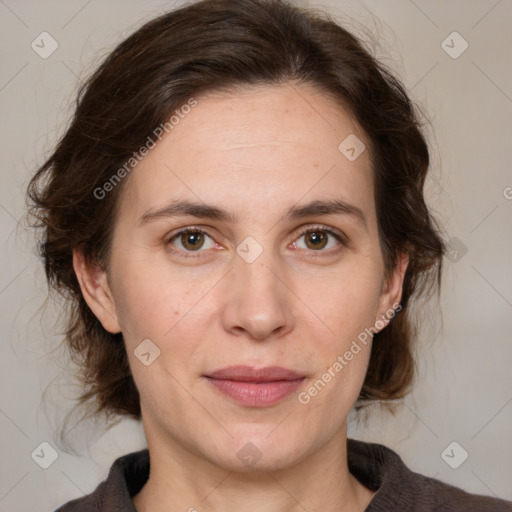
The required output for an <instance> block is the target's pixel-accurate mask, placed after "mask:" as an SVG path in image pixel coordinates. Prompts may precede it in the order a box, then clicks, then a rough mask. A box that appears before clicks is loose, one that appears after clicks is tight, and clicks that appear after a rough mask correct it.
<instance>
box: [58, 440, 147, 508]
mask: <svg viewBox="0 0 512 512" xmlns="http://www.w3.org/2000/svg"><path fill="white" fill-rule="evenodd" d="M148 477H149V452H148V450H147V449H146V450H141V451H138V452H133V453H130V454H128V455H124V456H123V457H119V458H118V459H117V460H116V461H115V462H114V463H113V464H112V466H111V467H110V471H109V473H108V476H107V478H106V480H105V481H103V482H101V483H100V484H99V485H98V487H96V489H95V490H94V491H93V492H92V493H91V494H88V495H87V496H84V497H83V498H78V499H75V500H72V501H69V502H68V503H66V504H64V505H62V506H61V507H59V508H58V509H57V510H56V511H55V512H107V511H108V512H111V511H113V510H115V511H116V512H136V510H135V507H134V506H133V502H132V496H134V495H135V494H137V493H138V492H139V490H140V489H141V488H142V486H143V485H144V484H145V483H146V481H147V479H148Z"/></svg>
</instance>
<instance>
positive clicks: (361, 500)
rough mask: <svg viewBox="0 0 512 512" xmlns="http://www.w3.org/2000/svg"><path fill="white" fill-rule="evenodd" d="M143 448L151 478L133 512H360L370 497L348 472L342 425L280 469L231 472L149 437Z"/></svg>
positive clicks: (137, 498) (137, 496)
mask: <svg viewBox="0 0 512 512" xmlns="http://www.w3.org/2000/svg"><path fill="white" fill-rule="evenodd" d="M162 446H165V448H164V449H162ZM148 448H149V454H150V460H151V469H150V476H149V479H148V481H147V482H146V484H145V486H144V487H143V489H142V490H141V491H140V492H139V494H137V495H136V496H135V497H134V499H133V502H134V505H135V507H136V509H137V511H138V512H149V511H151V512H164V511H166V512H167V511H169V510H184V511H185V510H186V511H189V512H196V511H201V512H214V511H219V510H222V511H225V512H234V511H238V510H247V509H249V510H251V511H252V512H259V511H262V512H263V511H265V512H299V511H300V512H303V511H304V510H323V511H324V512H331V511H332V512H362V511H364V510H365V508H366V506H367V505H368V503H369V502H370V501H371V498H372V496H373V495H374V492H372V491H370V490H369V489H367V488H366V487H364V486H363V485H362V484H360V483H359V482H358V481H357V479H356V478H354V477H353V476H352V474H351V473H350V472H349V470H348V465H347V453H346V428H345V429H343V431H340V432H338V433H337V434H336V435H335V436H333V438H332V439H331V440H330V441H329V442H328V443H326V444H325V445H324V446H322V447H320V448H318V449H316V450H315V451H314V453H312V454H310V455H309V456H307V457H305V458H304V459H302V460H301V461H299V462H297V463H296V464H294V466H292V467H288V468H285V469H279V470H271V469H270V468H266V469H265V468H263V469H258V470H250V471H247V470H246V471H240V472H236V471H230V470H227V469H223V468H222V467H219V466H217V465H215V464H214V463H212V462H210V461H208V460H206V459H205V458H203V457H200V456H199V455H198V454H197V453H194V452H193V451H192V450H188V449H187V448H186V447H184V446H183V445H182V444H180V443H178V442H171V443H169V442H166V443H165V444H164V445H162V444H161V443H160V442H159V443H155V444H152V443H151V442H150V436H148Z"/></svg>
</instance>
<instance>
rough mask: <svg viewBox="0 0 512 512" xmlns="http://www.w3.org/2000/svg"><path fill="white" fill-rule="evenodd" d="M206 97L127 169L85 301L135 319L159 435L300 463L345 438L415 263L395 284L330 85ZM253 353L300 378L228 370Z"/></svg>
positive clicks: (131, 350) (140, 381)
mask: <svg viewBox="0 0 512 512" xmlns="http://www.w3.org/2000/svg"><path fill="white" fill-rule="evenodd" d="M197 100H198V104H197V106H196V107H195V108H193V109H191V112H190V113H189V114H188V115H187V116H185V117H184V119H181V120H180V122H179V124H178V125H177V126H175V127H174V129H173V130H172V131H171V132H170V134H169V135H167V136H166V137H165V138H163V139H162V141H161V142H159V143H158V144H157V145H156V147H154V148H153V149H151V150H150V151H149V153H148V154H147V156H145V157H144V159H143V160H142V161H141V162H140V163H139V164H138V165H137V166H136V168H135V169H134V170H133V171H132V172H131V174H130V176H129V178H126V179H127V182H126V183H125V184H124V185H125V188H124V189H123V192H122V195H121V199H120V203H119V209H118V212H117V219H116V224H115V229H114V234H113V242H112V251H111V259H110V270H109V274H108V276H106V275H105V274H103V273H101V272H99V274H98V275H96V278H95V279H96V282H97V283H99V287H98V289H99V290H103V292H104V293H103V294H102V293H100V292H98V291H96V292H93V293H92V294H91V295H87V296H86V298H87V299H88V302H89V304H90V305H91V308H92V309H93V311H95V313H96V314H97V316H98V317H99V318H100V320H101V321H102V323H103V325H104V327H105V328H106V329H107V330H109V331H111V332H118V331H122V333H123V336H124V339H125V343H126V348H127V351H128V356H129V360H130V365H131V369H132V372H133V377H134V379H135V382H136V385H137V388H138V390H139V392H140V400H141V409H142V414H143V421H144V427H145V431H146V435H147V438H148V443H149V446H150V449H151V446H152V445H153V446H160V448H161V449H164V447H165V446H174V447H176V446H177V447H180V448H181V449H184V450H186V451H187V452H188V453H189V454H193V455H194V456H198V457H200V458H202V459H205V460H207V461H210V462H213V463H214V464H216V465H220V466H222V467H224V468H228V469H236V470H241V469H242V470H243V468H244V465H245V466H247V467H251V466H252V465H254V464H257V465H258V467H261V468H265V469H267V470H272V469H274V470H275V469H279V468H284V467H291V466H292V465H294V464H296V463H297V462H299V461H300V460H303V459H304V458H305V457H307V456H309V455H312V454H313V453H314V452H317V451H318V450H320V449H321V448H322V447H325V446H326V445H327V443H328V442H329V441H331V440H332V439H333V438H334V436H341V437H336V438H337V439H342V438H344V436H345V435H346V420H347V415H348V413H349V411H350V409H351V408H352V406H353V404H354V402H355V400H356V399H357V396H358V394H359V391H360V389H361V386H362V384H363V381H364V377H365V373H366V369H367V364H368V359H369V355H370V349H371V338H370V336H368V332H369V330H370V328H373V329H374V332H375V330H380V329H381V328H382V327H383V325H385V324H384V323H383V322H382V318H380V315H382V314H385V315H386V316H387V317H389V316H390V309H391V308H392V307H393V304H394V305H395V307H396V304H397V303H398V302H399V300H400V291H401V284H402V278H403V272H404V270H405V264H404V265H401V266H400V267H398V268H397V270H396V271H395V273H394V274H393V276H392V278H391V279H390V280H389V281H384V277H383V274H384V266H383V259H382V254H381V250H380V246H379V239H378V232H377V219H376V212H375V205H374V195H373V181H372V169H371V164H370V159H369V154H368V150H362V148H363V147H362V146H361V142H362V143H364V144H366V145H367V140H366V139H365V136H364V134H363V133H361V130H360V129H359V128H358V126H357V125H356V124H355V123H354V122H353V121H352V120H351V119H350V118H349V117H348V116H347V115H346V114H345V113H344V112H343V111H341V110H340V109H339V108H338V107H337V106H336V105H335V103H333V102H332V100H331V99H328V98H327V97H326V96H325V95H322V94H321V93H319V92H315V90H313V89H312V88H310V87H307V86H304V85H302V86H297V87H292V86H291V85H286V86H282V87H277V86H276V87H270V86H269V87H258V88H246V89H243V90H241V91H240V92H239V93H236V94H231V95H228V94H227V93H226V94H224V95H220V94H217V95H209V96H207V97H201V98H197ZM347 137H350V138H349V139H348V140H347V141H346V142H345V143H344V144H342V145H341V148H339V146H340V143H342V142H343V141H344V140H345V139H346V138H347ZM355 137H357V138H358V139H356V138H355ZM351 148H353V151H352V149H351ZM361 150H362V152H361ZM360 152H361V153H360ZM358 153H360V155H359V156H358ZM355 157H356V158H355ZM335 202H337V205H338V208H333V207H332V205H333V204H335ZM181 203H187V204H192V203H193V204H195V205H197V206H196V208H195V210H194V209H192V208H189V209H187V208H184V207H179V206H176V205H179V204H181ZM320 203H329V205H330V206H329V207H324V208H316V209H315V208H310V207H308V205H313V206H314V205H315V204H320ZM343 205H345V206H343ZM214 209H215V210H214ZM192 210H194V211H192ZM219 212H222V216H223V218H222V219H221V218H219V217H220V215H213V213H219ZM193 213H194V214H193ZM185 228H191V229H192V232H190V233H182V231H183V229H185ZM307 229H311V231H312V232H311V233H309V234H307V233H306V234H301V233H303V231H304V230H307ZM77 268H78V265H77ZM365 330H366V331H365ZM144 340H145V341H144ZM148 340H150V341H148ZM363 340H364V341H363ZM141 343H142V345H141ZM240 365H243V366H247V367H250V368H252V369H261V368H266V367H270V366H278V367H282V368H285V369H288V370H291V371H293V372H295V375H289V376H288V377H287V378H292V380H291V381H290V380H289V381H288V382H286V381H284V380H282V379H284V378H285V377H283V376H282V375H278V374H272V373H269V374H267V378H268V379H271V380H274V382H273V383H268V382H267V383H266V384H265V383H263V384H262V383H261V378H262V375H259V376H256V377H255V376H252V377H251V376H249V377H247V379H248V380H250V381H251V382H252V383H248V382H245V383H240V382H238V383H237V382H236V380H237V379H240V378H242V377H241V375H242V374H240V373H236V372H235V374H234V375H233V374H231V375H228V376H227V377H228V378H224V379H212V378H211V375H212V374H213V373H214V372H215V371H217V370H219V369H224V368H227V367H231V366H240ZM209 376H210V377H209ZM229 377H230V378H231V379H235V381H233V380H231V379H229ZM294 377H295V378H294ZM257 382H259V383H257ZM223 390H224V391H223ZM226 390H227V391H226Z"/></svg>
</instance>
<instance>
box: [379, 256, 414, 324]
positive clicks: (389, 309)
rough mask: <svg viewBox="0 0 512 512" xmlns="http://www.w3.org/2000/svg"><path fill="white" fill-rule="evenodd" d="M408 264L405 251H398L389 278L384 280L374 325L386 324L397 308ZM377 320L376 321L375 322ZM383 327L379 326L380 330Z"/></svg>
mask: <svg viewBox="0 0 512 512" xmlns="http://www.w3.org/2000/svg"><path fill="white" fill-rule="evenodd" d="M408 264H409V256H408V254H407V253H400V254H399V255H398V256H397V263H396V266H395V268H394V269H393V271H392V273H391V275H390V276H389V278H388V279H387V280H386V281H385V282H384V286H383V289H382V294H381V299H380V304H379V311H378V316H377V318H376V320H375V323H376V325H381V324H384V327H385V326H387V325H388V323H389V322H390V321H391V319H392V318H393V316H394V313H393V312H394V310H396V309H401V307H400V308H399V307H398V306H399V304H400V299H401V298H402V286H403V283H404V277H405V272H406V270H407V267H408ZM377 322H378V323H377ZM384 327H382V328H380V329H379V331H381V330H382V329H383V328H384Z"/></svg>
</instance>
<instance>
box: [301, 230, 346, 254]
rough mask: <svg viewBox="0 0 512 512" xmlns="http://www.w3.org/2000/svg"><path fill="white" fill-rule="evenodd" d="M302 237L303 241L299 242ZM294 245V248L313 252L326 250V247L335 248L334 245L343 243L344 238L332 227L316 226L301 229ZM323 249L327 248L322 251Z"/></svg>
mask: <svg viewBox="0 0 512 512" xmlns="http://www.w3.org/2000/svg"><path fill="white" fill-rule="evenodd" d="M302 238H303V239H304V242H303V243H302V242H300V240H301V239H302ZM336 242H337V243H336ZM294 245H295V248H298V249H306V250H309V251H313V252H328V249H333V248H336V246H340V245H345V239H344V237H343V235H341V234H338V233H337V232H336V231H333V230H332V229H329V228H324V227H322V226H318V227H312V228H308V229H305V230H304V231H302V233H300V236H299V238H298V239H297V242H295V243H294ZM323 249H327V250H325V251H324V250H323Z"/></svg>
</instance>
